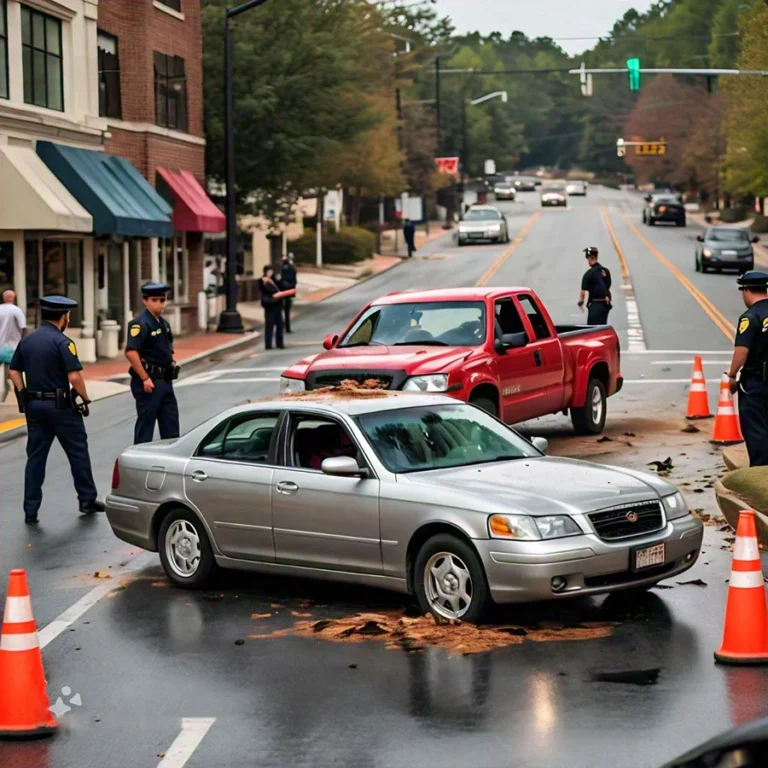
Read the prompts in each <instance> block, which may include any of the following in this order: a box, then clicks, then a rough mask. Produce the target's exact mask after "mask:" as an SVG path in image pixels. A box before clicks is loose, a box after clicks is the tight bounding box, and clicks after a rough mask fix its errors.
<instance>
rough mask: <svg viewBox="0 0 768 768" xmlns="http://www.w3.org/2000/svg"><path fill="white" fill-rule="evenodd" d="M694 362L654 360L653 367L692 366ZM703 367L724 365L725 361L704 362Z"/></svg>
mask: <svg viewBox="0 0 768 768" xmlns="http://www.w3.org/2000/svg"><path fill="white" fill-rule="evenodd" d="M692 362H693V361H692V360H654V361H653V362H652V363H651V365H691V363H692ZM701 362H702V365H722V364H723V362H724V361H723V360H702V361H701Z"/></svg>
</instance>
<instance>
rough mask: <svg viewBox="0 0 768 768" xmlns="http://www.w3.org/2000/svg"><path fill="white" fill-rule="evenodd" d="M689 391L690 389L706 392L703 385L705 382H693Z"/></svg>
mask: <svg viewBox="0 0 768 768" xmlns="http://www.w3.org/2000/svg"><path fill="white" fill-rule="evenodd" d="M690 391H691V392H706V391H707V387H706V385H705V384H696V383H693V384H691V389H690Z"/></svg>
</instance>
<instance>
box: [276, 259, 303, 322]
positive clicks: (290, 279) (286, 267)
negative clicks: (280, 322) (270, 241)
mask: <svg viewBox="0 0 768 768" xmlns="http://www.w3.org/2000/svg"><path fill="white" fill-rule="evenodd" d="M297 283H298V280H297V277H296V265H295V264H294V263H293V254H292V253H289V254H287V255H286V256H283V265H282V267H281V268H280V279H279V280H278V285H279V286H280V288H281V290H284V291H286V290H287V291H290V290H294V291H295V290H296V285H297ZM292 305H293V297H291V296H286V297H285V298H284V299H283V311H284V313H285V332H286V333H292V331H291V306H292Z"/></svg>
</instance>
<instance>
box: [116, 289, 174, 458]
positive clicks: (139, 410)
mask: <svg viewBox="0 0 768 768" xmlns="http://www.w3.org/2000/svg"><path fill="white" fill-rule="evenodd" d="M168 290H169V288H168V286H167V285H165V284H164V283H147V284H146V285H142V286H141V295H142V301H143V303H144V307H145V309H144V311H143V312H142V313H141V314H140V315H139V316H138V317H136V318H135V319H134V320H131V322H130V323H129V324H128V342H127V344H126V346H125V356H126V357H127V358H128V362H129V363H130V364H131V370H130V374H131V393H132V394H133V397H134V399H135V400H136V426H135V428H134V431H133V442H134V444H138V443H150V442H152V440H153V438H154V432H155V422H157V426H158V427H159V429H160V437H161V438H162V439H166V438H169V437H178V436H179V406H178V403H177V402H176V395H175V393H174V391H173V382H174V380H175V379H177V378H178V376H179V366H178V365H176V363H175V362H174V359H173V333H171V326H170V324H169V323H168V321H167V320H165V319H164V318H163V317H162V314H163V312H164V311H165V303H166V300H167V294H168Z"/></svg>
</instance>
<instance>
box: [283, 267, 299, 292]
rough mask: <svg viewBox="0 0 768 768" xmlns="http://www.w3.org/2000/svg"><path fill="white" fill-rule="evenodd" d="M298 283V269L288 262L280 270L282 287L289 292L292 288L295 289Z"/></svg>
mask: <svg viewBox="0 0 768 768" xmlns="http://www.w3.org/2000/svg"><path fill="white" fill-rule="evenodd" d="M296 283H297V280H296V267H294V266H293V264H291V263H290V262H289V261H286V262H285V263H284V264H283V267H282V269H281V270H280V285H281V286H282V287H283V289H284V290H287V289H290V288H295V287H296Z"/></svg>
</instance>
